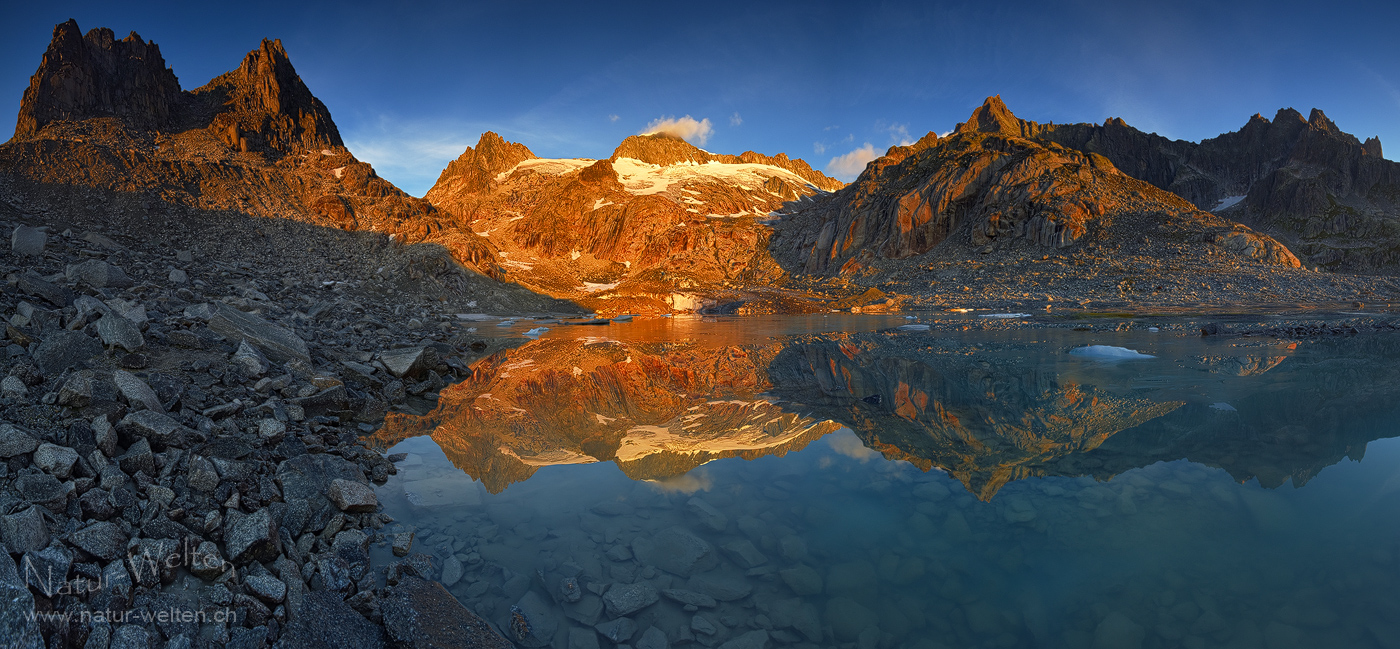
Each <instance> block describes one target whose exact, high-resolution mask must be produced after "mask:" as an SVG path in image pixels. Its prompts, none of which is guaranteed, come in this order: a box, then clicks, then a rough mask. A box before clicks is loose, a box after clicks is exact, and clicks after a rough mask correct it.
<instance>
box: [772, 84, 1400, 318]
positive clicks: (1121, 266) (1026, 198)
mask: <svg viewBox="0 0 1400 649" xmlns="http://www.w3.org/2000/svg"><path fill="white" fill-rule="evenodd" d="M1046 128H1048V127H1045V126H1042V125H1039V124H1036V123H1035V122H1027V121H1023V120H1020V119H1018V118H1016V117H1015V116H1014V115H1013V114H1012V113H1011V112H1010V111H1009V110H1008V109H1007V108H1006V106H1005V105H1004V104H1003V103H1002V102H1001V100H1000V98H998V97H992V98H988V99H987V101H986V102H985V103H984V104H983V105H982V106H981V107H979V108H978V109H977V110H976V111H975V112H974V113H973V115H972V116H971V118H969V120H968V121H967V122H965V123H963V124H959V125H958V126H957V127H956V128H955V129H954V131H953V133H951V134H950V135H949V136H948V137H944V138H940V137H938V136H937V135H936V134H933V133H929V134H928V135H926V136H924V137H923V138H921V139H920V140H919V141H918V142H916V143H915V144H913V145H910V146H897V147H891V148H890V150H889V151H888V152H887V153H886V155H884V156H882V157H880V158H878V159H876V160H874V161H873V162H871V163H870V164H869V165H868V166H867V167H866V169H865V171H864V172H863V173H862V174H861V176H860V177H859V178H858V179H857V180H856V181H855V182H853V183H852V184H851V185H850V186H848V187H846V188H845V189H842V190H840V191H838V192H835V193H833V194H830V195H827V196H823V197H820V198H818V199H816V200H813V201H809V202H807V203H804V204H801V205H798V206H796V207H794V208H793V209H791V210H789V213H788V214H785V215H784V216H783V218H782V219H781V221H779V222H777V223H776V224H775V226H774V227H775V230H776V233H775V235H774V238H773V243H772V248H771V250H772V252H773V256H774V258H775V259H777V260H778V261H779V263H780V265H782V266H783V268H784V269H786V270H789V271H790V272H792V273H794V274H795V275H798V276H801V277H805V278H807V279H808V280H809V281H812V282H814V283H815V284H817V285H831V284H833V283H834V284H854V285H856V286H864V287H878V288H880V289H881V290H883V291H886V292H890V293H903V294H909V295H911V296H912V297H911V301H910V302H909V304H913V305H920V304H922V305H927V306H943V305H948V304H950V303H951V304H955V305H957V304H963V305H966V304H967V303H968V301H969V299H970V298H971V299H972V302H973V303H974V304H975V303H977V302H980V301H987V302H991V301H992V300H996V301H998V302H999V303H1001V304H1013V305H1020V306H1022V307H1026V306H1031V305H1035V306H1043V305H1045V304H1046V303H1049V302H1055V301H1060V302H1066V301H1068V302H1071V303H1072V304H1073V303H1078V304H1090V303H1099V304H1105V305H1107V304H1117V305H1121V306H1127V307H1129V308H1132V307H1133V305H1141V306H1145V305H1153V304H1177V305H1180V304H1192V303H1194V304H1201V303H1210V302H1234V303H1255V304H1258V303H1289V302H1306V301H1310V300H1317V299H1318V297H1320V296H1334V297H1330V298H1327V297H1323V298H1322V300H1320V301H1338V299H1339V298H1338V297H1335V296H1337V295H1338V294H1339V293H1340V294H1341V296H1342V297H1341V298H1340V299H1357V298H1358V297H1362V296H1373V295H1378V294H1379V295H1393V294H1394V293H1395V287H1394V285H1393V284H1391V283H1389V282H1387V281H1386V280H1383V279H1376V278H1357V277H1338V276H1332V275H1322V274H1318V273H1315V272H1311V271H1309V270H1307V269H1304V268H1302V264H1301V262H1300V261H1299V260H1298V258H1297V257H1296V256H1295V255H1294V254H1293V253H1292V251H1290V250H1289V249H1288V248H1287V246H1285V245H1283V244H1281V243H1279V242H1278V241H1277V240H1275V239H1273V238H1272V237H1270V236H1268V235H1266V234H1263V233H1261V232H1257V231H1255V230H1252V229H1250V228H1249V227H1247V226H1245V225H1243V224H1241V223H1238V222H1235V221H1232V220H1230V219H1228V218H1225V217H1223V216H1218V215H1216V214H1212V213H1209V212H1204V211H1202V210H1199V209H1197V208H1196V207H1195V206H1193V205H1191V204H1190V203H1189V202H1187V201H1185V200H1184V199H1182V198H1180V197H1178V196H1176V195H1174V194H1171V193H1169V192H1167V191H1164V190H1162V189H1159V188H1157V187H1155V186H1153V185H1151V184H1149V183H1147V182H1144V181H1141V180H1138V179H1135V178H1132V177H1130V176H1128V175H1126V174H1124V173H1122V172H1121V171H1120V170H1119V169H1118V168H1117V167H1116V166H1115V165H1114V163H1113V162H1112V161H1110V160H1109V159H1108V158H1106V157H1104V156H1102V155H1099V154H1097V153H1094V152H1092V151H1090V152H1085V151H1080V150H1076V149H1071V148H1068V147H1065V146H1063V145H1060V144H1058V143H1057V142H1054V141H1049V140H1045V139H1041V138H1040V136H1041V135H1043V133H1044V132H1045V130H1046ZM1047 265H1051V266H1060V267H1062V268H1065V270H1066V271H1067V272H1064V273H1055V272H1051V273H1045V272H1044V271H1043V270H1041V269H1043V268H1045V267H1046V266H1047ZM1071 266H1072V267H1071ZM1339 283H1345V284H1347V285H1348V286H1349V288H1348V289H1344V290H1341V291H1338V290H1336V287H1337V286H1338V285H1339ZM972 286H976V287H979V290H980V292H981V295H968V293H972V292H973V289H972V288H971V287H972Z"/></svg>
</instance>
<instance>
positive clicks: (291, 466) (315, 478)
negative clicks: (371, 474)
mask: <svg viewBox="0 0 1400 649" xmlns="http://www.w3.org/2000/svg"><path fill="white" fill-rule="evenodd" d="M336 479H342V480H349V481H352V482H361V483H364V482H365V475H364V472H363V471H362V470H361V469H360V466H359V465H358V464H355V463H353V462H350V461H348V460H345V459H343V458H340V457H336V456H334V455H330V454H327V453H315V454H307V455H298V456H296V457H294V458H291V459H288V460H285V461H283V462H282V463H281V464H279V465H277V484H278V485H279V486H281V488H282V498H283V499H284V500H286V501H287V502H294V501H298V500H300V501H304V502H306V504H307V505H308V507H309V508H310V517H309V519H310V520H309V523H308V524H309V525H310V526H311V528H312V529H313V530H320V529H321V528H322V527H323V526H325V524H326V521H327V520H328V519H330V517H331V515H332V514H333V513H334V511H335V509H336V508H335V505H333V504H332V503H331V501H330V499H328V498H327V497H326V494H327V492H328V491H329V490H330V486H331V481H333V480H336ZM295 532H297V533H299V532H300V530H296V531H295Z"/></svg>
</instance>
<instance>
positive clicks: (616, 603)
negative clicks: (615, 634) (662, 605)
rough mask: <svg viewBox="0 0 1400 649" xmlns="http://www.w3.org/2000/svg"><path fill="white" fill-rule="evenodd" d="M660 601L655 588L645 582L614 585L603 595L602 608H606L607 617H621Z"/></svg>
mask: <svg viewBox="0 0 1400 649" xmlns="http://www.w3.org/2000/svg"><path fill="white" fill-rule="evenodd" d="M660 599H661V595H660V593H658V592H656V588H654V587H653V586H652V585H651V584H648V583H646V582H642V583H639V584H615V585H614V586H613V587H612V588H609V589H608V592H606V593H603V606H604V607H606V608H607V611H608V615H611V616H613V617H623V616H626V615H631V614H633V613H636V612H637V611H640V610H642V609H644V608H646V607H648V606H651V605H652V604H655V603H656V602H657V600H660Z"/></svg>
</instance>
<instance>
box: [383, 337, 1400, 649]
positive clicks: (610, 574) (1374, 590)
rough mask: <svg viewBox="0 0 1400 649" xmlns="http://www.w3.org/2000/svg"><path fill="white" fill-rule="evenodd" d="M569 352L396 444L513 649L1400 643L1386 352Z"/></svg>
mask: <svg viewBox="0 0 1400 649" xmlns="http://www.w3.org/2000/svg"><path fill="white" fill-rule="evenodd" d="M885 324H886V325H889V326H893V325H897V324H900V323H899V322H897V321H891V322H887V323H885ZM842 328H843V329H849V327H847V326H844V325H843V326H842ZM872 328H873V329H879V328H880V327H872ZM818 329H819V328H818ZM588 334H589V335H590V336H592V337H591V338H589V339H588V340H580V339H579V338H578V336H581V335H582V334H573V333H569V334H567V335H565V334H556V335H555V336H553V337H550V338H546V339H543V340H540V341H537V342H533V343H529V344H527V345H525V346H522V347H520V348H517V349H515V350H511V351H507V352H503V353H502V354H501V355H499V356H500V358H496V359H487V360H486V361H483V362H482V363H479V364H478V365H477V367H476V369H477V374H476V375H475V376H474V377H473V378H472V379H469V380H468V381H465V382H463V384H460V385H458V386H455V387H454V388H451V389H449V390H445V391H444V392H443V395H442V396H443V398H442V405H441V406H440V407H439V410H438V412H437V413H432V414H430V415H429V416H428V417H425V418H422V419H415V418H405V419H403V420H400V421H397V422H391V425H390V426H388V427H386V431H387V433H385V435H386V437H385V443H386V444H392V448H391V449H390V452H403V453H408V457H407V459H405V460H404V461H403V462H400V463H399V465H398V466H399V473H398V475H396V476H394V477H392V478H391V480H390V481H389V483H388V484H386V485H385V486H384V487H382V488H381V493H380V495H381V499H382V501H383V502H384V503H385V508H386V511H387V512H388V513H390V514H391V515H392V516H394V517H395V518H396V519H397V521H398V522H397V523H395V524H394V525H391V526H390V528H388V529H387V530H386V531H389V532H394V531H397V530H400V529H413V530H415V531H416V541H415V546H414V551H417V552H425V553H429V554H432V555H434V557H435V561H434V563H435V565H437V566H438V568H439V569H442V568H447V570H446V573H447V574H445V575H443V577H445V580H444V581H445V582H450V586H449V590H450V591H451V592H452V593H453V594H454V595H456V596H457V597H458V598H459V599H461V601H462V602H463V603H464V604H465V605H466V606H468V607H469V608H471V609H472V610H473V611H475V612H477V613H478V614H480V615H482V616H483V617H485V618H487V619H488V620H490V621H492V622H493V623H495V624H497V625H498V627H499V628H500V629H502V630H503V632H504V633H505V634H507V635H508V636H509V637H511V639H512V640H514V641H516V642H517V644H519V645H521V646H551V645H552V646H556V647H580V646H588V647H591V646H601V647H610V646H615V645H619V646H620V645H628V646H637V647H651V646H662V645H661V644H659V643H661V642H662V641H663V640H664V642H665V644H666V645H673V646H678V645H685V644H692V645H693V646H724V645H726V644H728V646H730V647H749V646H754V647H757V646H768V647H779V646H807V647H810V646H821V647H838V646H839V647H949V648H952V647H1268V648H1282V647H1395V646H1400V589H1397V586H1400V554H1398V553H1397V552H1398V551H1400V522H1397V521H1400V517H1397V514H1398V513H1400V443H1397V441H1396V440H1395V439H1392V438H1393V437H1395V436H1397V435H1400V429H1397V418H1396V416H1397V414H1400V413H1397V410H1398V409H1400V407H1398V406H1397V403H1398V402H1400V399H1397V398H1396V397H1397V396H1400V363H1397V362H1396V361H1397V360H1400V338H1396V337H1388V336H1379V335H1376V336H1359V337H1352V338H1344V339H1328V340H1321V341H1308V340H1298V341H1289V340H1275V339H1271V338H1244V339H1241V338H1235V339H1226V340H1215V339H1200V338H1193V337H1183V336H1176V335H1170V334H1166V333H1151V332H1146V331H1143V330H1142V327H1137V326H1134V327H1129V328H1128V330H1126V331H1122V332H1097V333H1096V332H1075V331H1069V330H1065V329H1057V330H1029V329H1028V330H1012V331H977V330H973V331H968V332H955V333H950V332H947V331H938V330H934V331H931V332H906V333H891V332H874V331H867V332H864V333H855V334H845V333H826V334H822V333H816V334H815V335H814V334H813V332H812V328H811V327H808V326H806V325H803V327H802V331H799V332H789V331H784V330H783V328H782V327H781V326H779V327H766V328H763V329H762V331H759V332H756V333H755V334H754V335H752V336H747V337H746V336H744V335H725V336H719V337H718V340H714V341H704V340H683V339H680V338H681V337H677V336H671V337H669V338H668V337H667V336H657V335H655V334H652V335H644V336H634V337H632V338H628V337H626V336H622V335H614V336H599V335H598V333H597V332H588ZM604 338H608V339H606V340H605V339H604ZM1087 345H1110V346H1115V347H1122V348H1125V349H1131V350H1135V351H1138V352H1140V353H1144V354H1150V355H1152V357H1151V358H1139V359H1136V360H1099V359H1095V358H1092V357H1082V356H1079V355H1078V354H1071V353H1070V352H1071V351H1072V350H1075V349H1078V348H1083V347H1085V346H1087ZM503 375H504V376H503ZM663 390H669V391H670V392H668V393H664V394H659V393H660V392H661V391H663ZM877 396H878V398H875V397H877ZM603 409H608V411H607V412H602V411H601V410H603ZM571 413H572V414H571ZM599 415H601V417H599ZM594 422H596V424H595V423H594ZM697 422H699V423H697ZM755 431H759V432H758V433H755ZM449 564H452V565H449ZM459 565H460V568H461V570H460V571H459V570H458V566H459ZM459 573H460V577H459V576H458V575H459ZM569 578H572V579H573V580H574V581H573V582H566V581H565V580H566V579H569ZM570 583H573V584H576V587H574V588H573V590H572V594H571V590H570V587H569V584H570ZM561 584H562V586H561ZM652 591H655V592H656V593H660V596H659V597H657V598H656V601H655V602H651V603H646V604H645V605H644V606H641V607H640V608H638V609H637V610H635V611H631V610H625V609H630V608H631V607H630V606H628V605H627V602H629V601H636V602H637V603H642V602H649V600H650V599H651V595H650V593H651V592H652ZM668 593H669V594H668ZM694 593H699V594H700V595H701V597H699V598H698V599H697V598H696V597H695V596H694V595H693V594H694ZM575 597H576V598H577V601H570V599H571V598H575ZM610 597H611V601H612V603H613V604H615V606H611V607H610V606H608V605H606V604H605V602H608V601H610V600H609V598H610ZM696 601H699V602H700V605H696V604H695V602H696ZM685 602H691V604H690V605H689V606H687V605H686V604H685ZM616 605H621V609H619V608H618V606H616ZM624 613H625V614H624ZM512 618H516V619H517V620H520V621H523V622H524V624H523V625H522V624H517V625H516V627H515V630H512V626H511V622H512ZM618 620H623V621H621V622H619V621H618ZM520 631H525V633H523V634H520V635H516V634H517V632H520Z"/></svg>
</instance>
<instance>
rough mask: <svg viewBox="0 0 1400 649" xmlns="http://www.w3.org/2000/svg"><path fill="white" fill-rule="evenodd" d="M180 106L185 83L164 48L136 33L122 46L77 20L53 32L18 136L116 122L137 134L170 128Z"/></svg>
mask: <svg viewBox="0 0 1400 649" xmlns="http://www.w3.org/2000/svg"><path fill="white" fill-rule="evenodd" d="M179 101H180V82H179V80H178V79H176V78H175V73H174V72H172V71H171V70H170V69H169V68H167V67H166V65H165V59H164V58H163V57H161V54H160V47H159V46H158V45H156V44H155V43H147V42H146V41H145V40H144V39H142V38H141V37H140V36H139V35H138V34H137V33H136V32H132V33H131V34H130V35H129V36H127V37H126V38H124V39H121V40H117V39H116V36H115V35H114V34H113V32H112V30H111V29H108V28H106V27H99V28H96V29H92V30H90V31H88V33H87V34H86V35H84V34H83V33H82V30H81V29H79V27H78V23H77V21H75V20H72V19H69V20H68V21H67V22H64V23H60V24H58V25H56V26H55V27H54V30H53V39H52V40H50V42H49V47H48V49H47V50H46V51H45V52H44V57H43V59H42V60H41V61H40V63H39V68H38V70H37V71H36V72H35V73H34V76H32V77H31V78H30V80H29V88H27V89H26V90H25V91H24V97H23V99H22V100H21V102H20V110H19V118H18V120H17V122H16V124H15V136H16V137H25V136H30V135H34V134H37V133H38V132H39V131H40V130H41V129H43V128H44V127H45V126H47V125H48V124H50V123H53V122H56V121H61V120H80V119H87V118H91V117H116V118H119V119H121V120H123V121H124V122H126V123H127V124H129V125H131V126H134V127H137V128H154V127H158V126H161V125H163V124H165V123H166V122H168V121H169V120H170V118H171V115H172V113H173V112H174V110H175V108H176V107H177V105H178V104H179Z"/></svg>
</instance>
